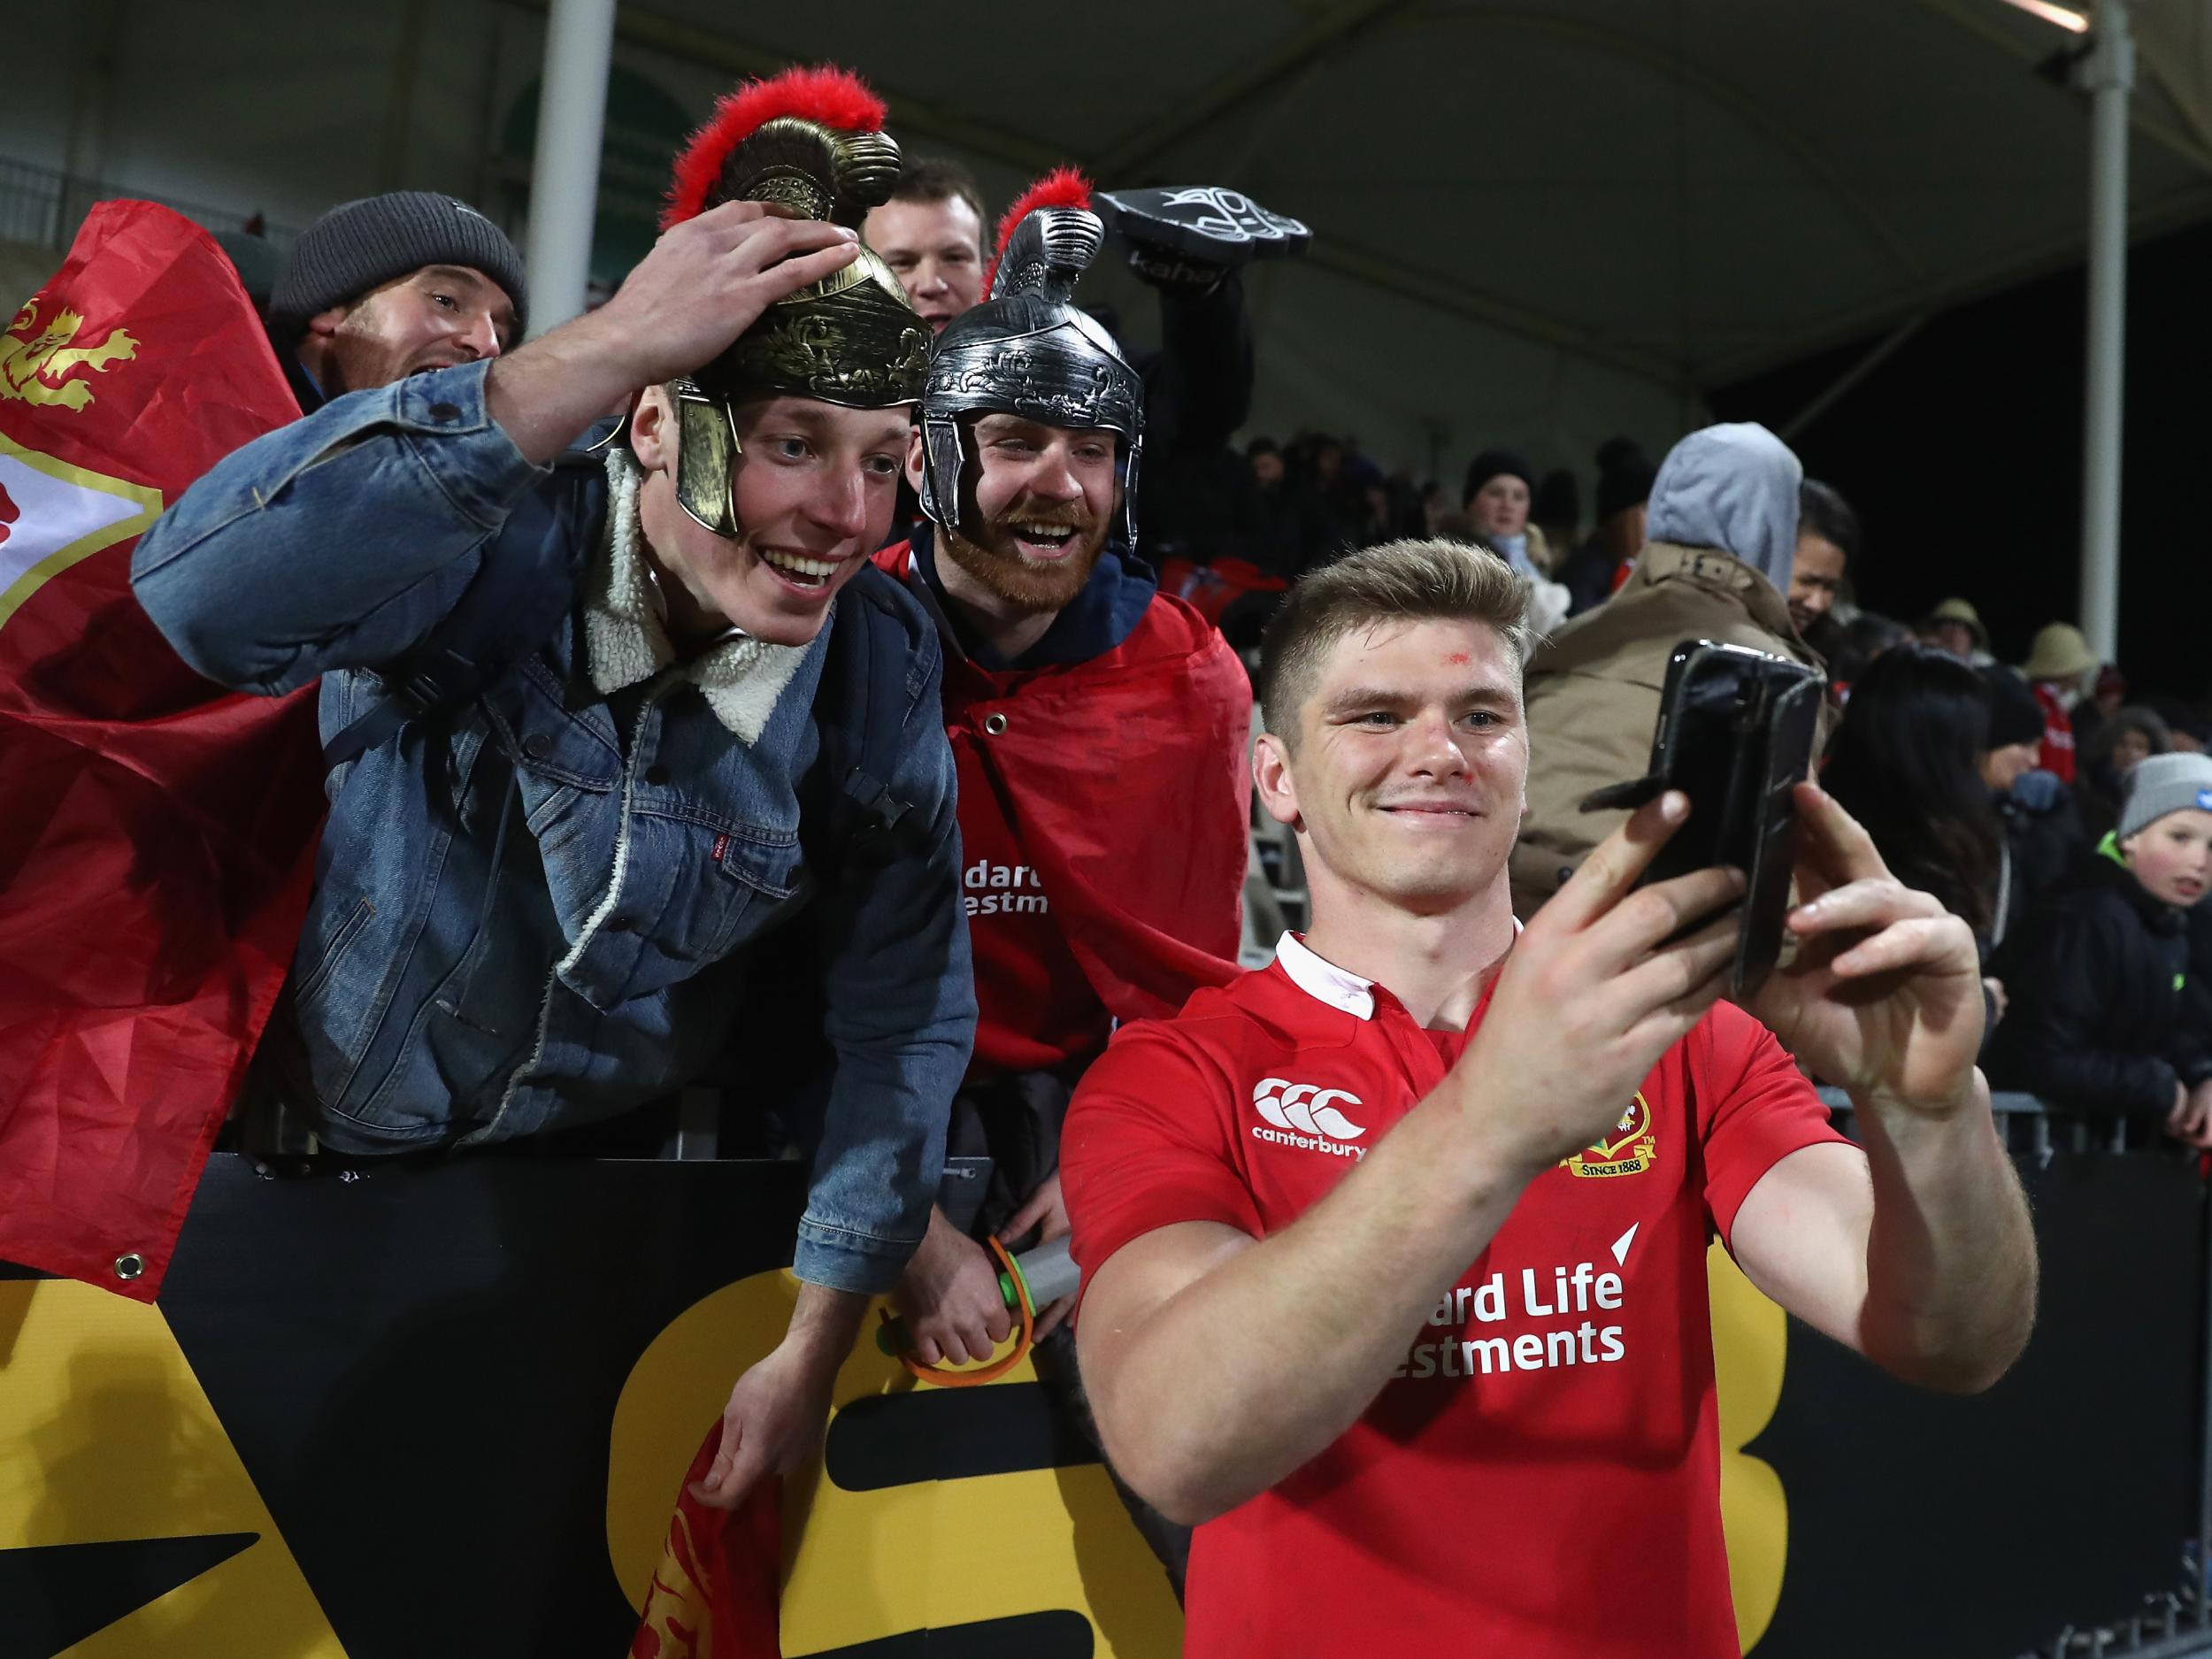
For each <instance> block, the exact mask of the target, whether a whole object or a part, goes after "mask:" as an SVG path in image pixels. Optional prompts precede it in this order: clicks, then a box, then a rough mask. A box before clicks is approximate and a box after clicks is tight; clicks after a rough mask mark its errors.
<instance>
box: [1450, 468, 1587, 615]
mask: <svg viewBox="0 0 2212 1659" xmlns="http://www.w3.org/2000/svg"><path fill="white" fill-rule="evenodd" d="M1532 488H1534V485H1533V474H1532V472H1530V471H1529V465H1528V463H1527V462H1526V461H1524V460H1523V459H1521V457H1519V456H1517V455H1515V454H1514V453H1513V452H1512V451H1511V450H1509V449H1485V450H1484V451H1483V452H1482V453H1481V454H1480V455H1479V456H1477V457H1475V458H1474V459H1473V460H1472V461H1470V462H1469V463H1468V464H1467V487H1466V488H1465V489H1464V490H1463V492H1462V493H1461V497H1460V502H1461V505H1462V506H1463V508H1464V509H1465V511H1466V513H1467V518H1468V523H1469V526H1470V527H1471V529H1472V530H1473V532H1474V535H1475V540H1476V541H1479V542H1480V543H1481V544H1482V545H1483V546H1484V547H1486V548H1488V549H1490V550H1491V551H1492V552H1493V553H1495V554H1496V555H1497V556H1498V557H1500V558H1502V559H1503V560H1504V561H1505V562H1506V563H1507V564H1509V565H1511V566H1512V567H1513V569H1514V572H1515V573H1516V574H1517V575H1520V576H1525V577H1526V578H1527V579H1528V580H1529V584H1530V594H1529V602H1528V626H1529V629H1530V631H1531V632H1532V633H1533V634H1536V635H1538V636H1539V637H1542V636H1543V635H1546V634H1549V633H1550V632H1551V631H1552V630H1553V629H1554V628H1555V627H1557V626H1559V625H1560V624H1561V623H1562V622H1564V621H1565V620H1566V619H1567V608H1568V603H1569V600H1568V595H1567V589H1566V588H1565V587H1564V586H1563V584H1561V583H1559V582H1555V581H1554V580H1551V567H1552V563H1553V560H1552V550H1551V548H1550V545H1549V544H1548V542H1546V541H1545V540H1544V533H1543V532H1542V531H1541V530H1540V529H1538V528H1537V527H1536V526H1534V525H1533V524H1531V523H1530V522H1529V516H1528V515H1529V500H1530V492H1531V490H1532Z"/></svg>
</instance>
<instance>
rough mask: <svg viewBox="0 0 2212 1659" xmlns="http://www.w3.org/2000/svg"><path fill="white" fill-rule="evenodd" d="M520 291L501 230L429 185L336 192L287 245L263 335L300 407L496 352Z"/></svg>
mask: <svg viewBox="0 0 2212 1659" xmlns="http://www.w3.org/2000/svg"><path fill="white" fill-rule="evenodd" d="M528 302H529V294H528V291H527V284H526V282H525V281H524V280H523V273H522V256H521V255H520V254H518V253H517V252H516V251H515V245H514V243H513V242H510V241H508V240H507V233H506V232H505V231H503V230H502V229H500V228H499V227H498V226H496V225H495V224H493V223H492V222H491V220H489V219H486V218H485V217H484V216H483V215H482V214H481V213H480V212H478V211H476V210H475V209H474V208H472V207H471V206H469V205H468V204H467V203H465V202H457V201H455V200H454V199H453V197H451V196H440V195H437V194H436V193H434V192H433V191H427V190H396V191H393V192H392V193H391V194H389V195H387V196H364V197H362V198H361V199H360V200H359V201H357V202H344V203H341V204H339V205H338V206H336V207H334V208H332V209H331V210H330V211H328V212H327V213H325V214H324V215H323V216H322V217H321V218H320V219H317V220H316V221H315V223H314V224H313V225H312V226H311V227H309V229H308V231H307V234H305V235H303V236H302V237H301V238H300V239H299V241H297V242H295V243H293V245H292V251H291V254H290V256H289V257H288V258H287V259H286V261H285V264H284V268H283V270H282V271H281V272H280V273H278V275H277V280H276V286H275V287H274V288H273V290H272V291H271V293H270V296H269V341H270V343H271V344H272V345H273V346H274V347H275V348H276V354H277V361H278V362H279V363H280V364H282V365H284V373H285V379H286V380H288V382H289V383H290V385H291V388H292V393H293V396H296V397H297V398H298V399H299V400H300V407H301V408H302V409H303V411H307V412H308V413H313V412H314V411H316V410H318V409H319V408H321V407H322V405H323V404H324V403H327V402H329V401H330V400H331V399H333V398H334V397H340V396H343V395H344V394H346V393H348V392H357V391H361V390H363V389H364V388H369V387H375V386H389V385H391V384H392V383H393V382H394V381H396V380H405V379H406V378H407V377H408V376H409V375H411V374H422V373H427V372H429V371H431V370H433V369H449V368H453V367H455V366H457V365H460V364H464V363H478V362H484V361H488V360H489V359H491V358H494V357H498V356H499V355H500V353H501V352H503V351H505V350H507V349H510V348H511V347H512V346H513V344H514V343H515V342H516V340H517V339H518V337H519V336H520V334H521V333H522V328H523V320H524V315H525V312H526V309H527V306H528Z"/></svg>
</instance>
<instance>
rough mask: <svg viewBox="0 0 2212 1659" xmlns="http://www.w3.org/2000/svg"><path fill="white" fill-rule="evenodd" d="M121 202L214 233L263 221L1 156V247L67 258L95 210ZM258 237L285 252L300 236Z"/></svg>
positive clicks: (280, 231) (289, 230)
mask: <svg viewBox="0 0 2212 1659" xmlns="http://www.w3.org/2000/svg"><path fill="white" fill-rule="evenodd" d="M116 196H128V197H130V198H131V199H133V200H134V201H140V202H158V203H160V204H161V205H162V206H164V207H167V208H173V209H175V210H176V211H178V212H180V213H181V214H183V215H184V216H185V217H186V218H187V219H191V220H192V221H194V222H195V223H196V224H197V225H199V226H201V227H203V228H204V229H206V230H209V231H236V230H243V229H244V228H246V227H247V225H248V224H249V222H250V221H251V220H253V219H256V218H258V217H259V216H258V215H257V214H254V213H252V212H241V211H239V210H238V209H236V208H234V207H215V206H211V205H210V204H207V203H205V202H188V201H186V200H185V199H184V198H183V197H181V196H165V195H164V194H162V193H161V192H159V191H157V190H143V189H139V188H135V187H134V186H131V185H127V184H119V183H116V182H114V181H113V180H104V179H86V178H81V177H79V176H77V175H76V174H73V173H62V172H59V171H58V170H56V169H54V168H51V167H35V166H33V165H31V164H30V163H28V162H23V161H15V160H12V159H10V158H8V157H4V156H0V242H20V243H23V244H24V245H26V246H27V247H33V248H50V249H52V250H54V251H56V252H57V253H58V252H62V251H64V250H66V249H67V248H68V246H69V244H70V243H71V242H73V241H74V240H75V238H76V234H77V229H78V227H79V226H81V225H82V224H83V223H84V218H85V215H86V214H87V213H88V212H90V211H92V204H94V203H96V202H104V201H108V200H111V198H113V197H116ZM257 234H260V235H261V236H262V237H264V238H265V239H266V240H267V241H268V242H270V243H271V244H272V245H273V247H275V248H276V249H277V250H278V251H280V252H281V251H283V250H285V249H288V248H289V247H290V246H291V245H292V243H293V242H294V241H295V240H296V239H297V237H298V235H299V231H298V230H297V229H296V228H295V227H292V226H288V225H273V224H270V223H268V222H267V221H266V220H263V221H262V224H261V226H260V227H259V230H258V232H257Z"/></svg>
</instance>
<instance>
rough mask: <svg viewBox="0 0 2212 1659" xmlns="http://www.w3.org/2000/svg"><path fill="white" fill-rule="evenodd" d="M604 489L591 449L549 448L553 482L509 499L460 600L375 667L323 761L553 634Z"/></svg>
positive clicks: (373, 738) (468, 696)
mask: <svg viewBox="0 0 2212 1659" xmlns="http://www.w3.org/2000/svg"><path fill="white" fill-rule="evenodd" d="M594 435H596V434H594ZM606 499H607V474H606V463H605V460H604V458H603V455H602V453H601V452H600V451H599V450H598V449H569V450H566V451H565V452H564V453H562V454H561V455H560V456H558V457H556V458H555V460H554V463H553V481H552V484H551V486H550V488H542V489H537V490H533V491H532V492H531V493H530V494H528V495H525V496H524V497H523V498H522V499H521V500H520V501H519V502H518V503H516V504H515V507H514V510H513V511H511V513H510V514H509V515H508V518H507V522H506V525H505V526H503V528H502V529H501V531H500V533H499V534H498V535H497V536H496V537H495V538H494V541H493V542H490V543H487V545H486V547H485V549H484V551H483V554H482V556H481V557H480V563H479V565H478V569H477V572H476V575H475V576H474V578H473V579H472V580H471V581H470V582H469V585H468V586H467V588H465V589H463V590H462V594H461V597H460V600H459V602H458V603H456V604H455V606H454V607H453V609H452V610H451V611H449V612H448V613H447V614H446V616H445V618H444V619H443V620H442V621H441V622H440V623H439V624H438V626H436V627H434V628H433V629H431V631H430V633H429V634H428V636H427V637H426V638H425V639H424V641H423V642H422V643H421V644H420V645H418V646H417V647H416V648H415V649H413V650H411V651H410V652H409V653H407V655H406V656H404V657H401V658H399V659H398V660H397V661H396V662H395V663H392V664H388V665H387V666H386V667H385V668H384V669H383V670H382V671H381V672H380V676H379V677H380V679H381V680H382V681H383V690H382V694H381V695H380V696H379V697H378V698H377V700H376V702H375V703H373V704H372V705H371V706H370V707H369V709H368V710H366V711H365V712H364V713H363V714H361V715H359V716H357V718H355V719H354V720H352V721H351V722H350V723H349V725H348V726H346V727H345V729H344V730H343V731H342V732H339V733H336V734H335V735H334V736H333V737H332V738H331V739H330V741H328V742H326V743H325V744H324V745H323V769H324V771H326V772H328V771H330V770H332V769H334V768H335V767H338V766H342V765H343V764H345V763H346V762H348V761H349V760H353V759H356V758H357V757H359V756H361V755H363V754H365V753H366V752H367V751H368V750H370V749H374V748H375V747H376V746H377V745H378V744H380V743H383V742H386V741H388V740H389V739H390V738H391V737H392V736H393V734H394V733H397V732H398V731H399V730H400V728H401V727H402V726H405V725H406V724H407V723H408V722H409V721H411V720H419V719H421V718H424V717H426V716H430V715H437V714H445V713H450V712H452V711H453V710H458V709H463V708H466V707H467V706H468V704H469V703H472V702H473V701H474V700H475V698H476V696H477V695H478V694H479V693H480V692H481V691H482V690H483V689H484V687H486V686H488V685H489V684H490V683H491V682H492V681H493V680H496V679H497V678H498V677H499V676H500V675H501V674H503V673H504V672H506V671H507V670H508V669H510V668H511V667H513V666H514V664H516V663H518V662H519V661H520V660H521V659H522V658H523V657H525V656H526V655H527V654H528V653H529V652H531V651H532V650H534V649H536V648H537V647H538V646H540V645H541V644H542V643H544V642H545V641H547V640H549V639H550V638H552V637H553V635H554V634H556V633H557V632H558V630H559V628H560V626H561V620H562V618H565V616H567V614H568V611H569V608H570V607H571V606H572V604H574V603H575V600H576V587H577V583H578V581H579V580H580V578H581V576H582V573H583V565H584V562H585V561H586V560H587V559H588V557H590V553H591V549H592V548H593V546H594V544H595V541H596V539H597V536H598V531H599V524H600V520H601V519H602V518H603V517H604V515H605V513H606ZM494 547H496V552H495V551H494Z"/></svg>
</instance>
